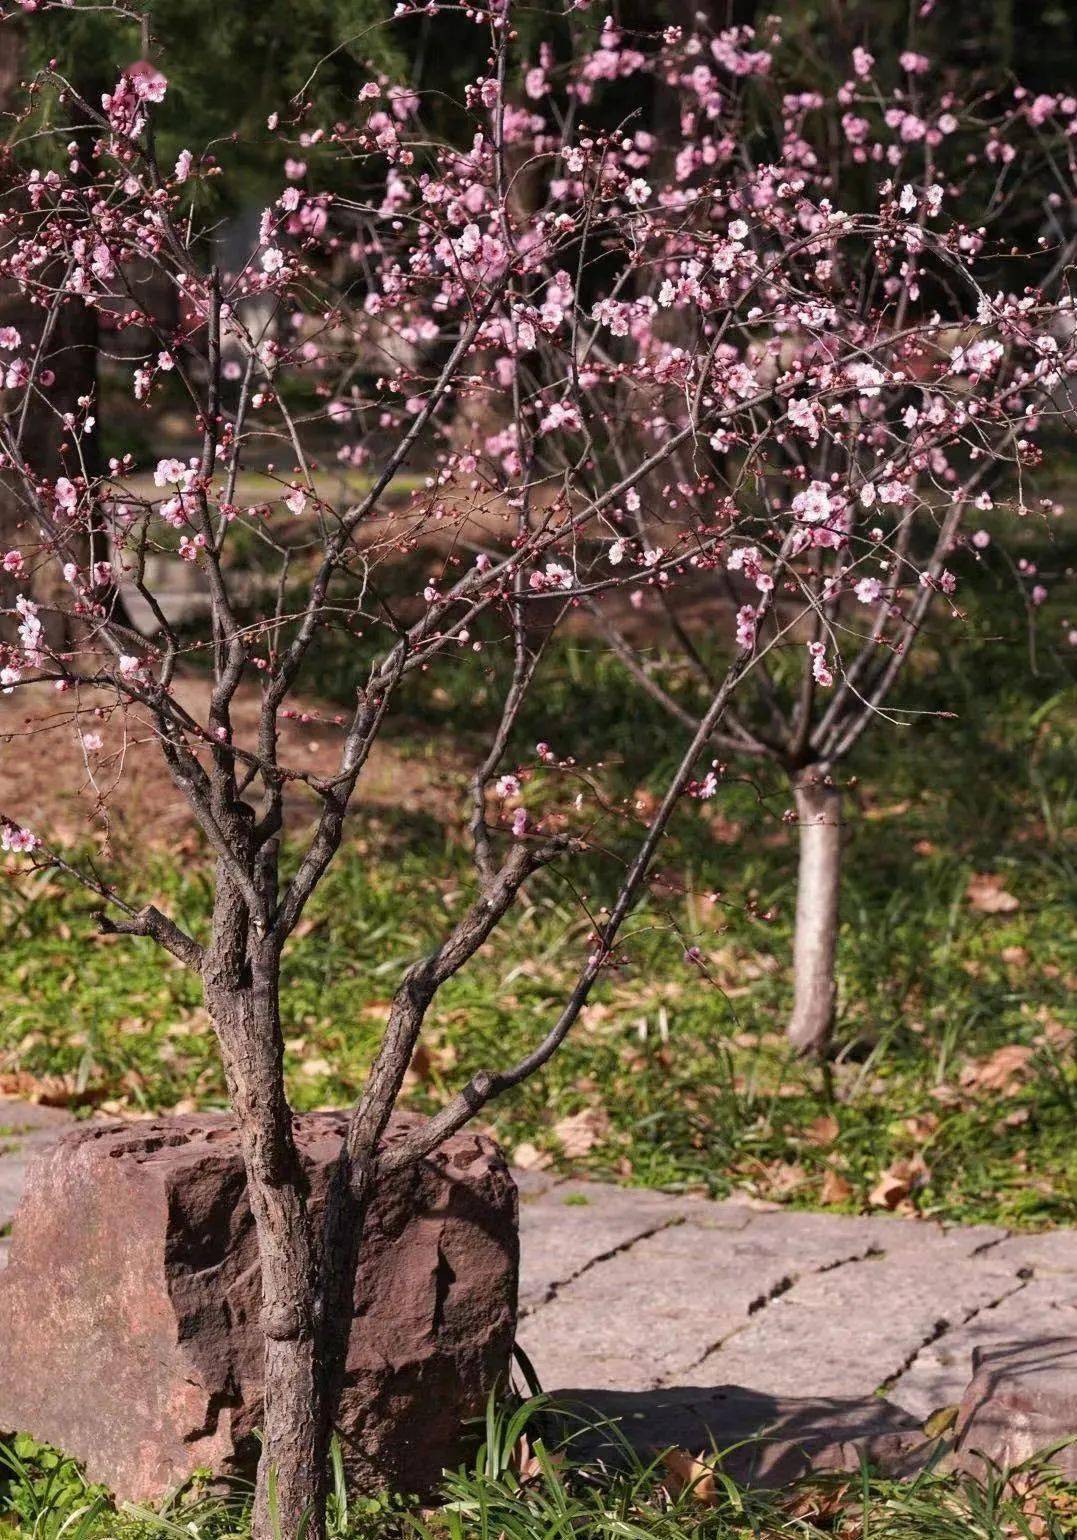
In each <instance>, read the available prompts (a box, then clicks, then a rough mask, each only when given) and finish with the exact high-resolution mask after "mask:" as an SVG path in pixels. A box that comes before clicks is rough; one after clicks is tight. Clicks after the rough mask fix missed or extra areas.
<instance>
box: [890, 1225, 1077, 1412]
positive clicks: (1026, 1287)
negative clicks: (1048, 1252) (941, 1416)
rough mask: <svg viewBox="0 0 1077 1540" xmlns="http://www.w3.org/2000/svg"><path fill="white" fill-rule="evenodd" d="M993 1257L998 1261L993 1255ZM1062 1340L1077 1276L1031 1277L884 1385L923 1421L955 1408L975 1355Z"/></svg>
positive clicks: (1074, 1310)
mask: <svg viewBox="0 0 1077 1540" xmlns="http://www.w3.org/2000/svg"><path fill="white" fill-rule="evenodd" d="M993 1255H994V1256H995V1257H996V1258H997V1259H998V1260H1004V1259H1002V1258H998V1253H997V1252H996V1253H993ZM1065 1336H1072V1337H1075V1338H1077V1277H1072V1276H1070V1277H1067V1276H1066V1275H1061V1276H1058V1277H1053V1276H1048V1277H1045V1278H1038V1277H1037V1278H1034V1279H1033V1280H1032V1281H1031V1282H1027V1283H1023V1284H1021V1286H1020V1287H1019V1288H1018V1289H1017V1290H1016V1292H1014V1293H1011V1294H1009V1295H1008V1296H1007V1298H1005V1299H1003V1300H1002V1301H1001V1302H1000V1303H999V1304H997V1305H995V1306H993V1307H992V1306H989V1307H988V1308H987V1309H984V1310H980V1311H978V1312H977V1313H976V1314H975V1315H974V1316H973V1317H972V1318H971V1320H969V1321H966V1322H965V1323H964V1324H957V1325H955V1326H954V1327H953V1328H952V1329H951V1330H949V1331H947V1332H945V1333H944V1334H943V1335H942V1336H941V1337H939V1338H937V1339H936V1340H935V1341H934V1342H929V1343H927V1344H926V1345H925V1346H924V1347H923V1348H922V1349H921V1351H920V1352H919V1353H918V1354H917V1356H916V1360H915V1362H914V1363H913V1364H911V1365H910V1367H909V1368H908V1370H907V1371H906V1372H905V1373H904V1374H903V1375H902V1376H901V1378H900V1379H899V1380H898V1381H897V1383H896V1384H894V1385H892V1386H891V1387H890V1390H889V1391H888V1395H889V1398H890V1400H891V1401H893V1402H894V1403H895V1404H896V1405H897V1406H900V1407H903V1408H904V1409H905V1410H906V1411H907V1412H909V1413H911V1414H912V1415H913V1416H916V1417H919V1418H920V1419H921V1420H923V1419H924V1418H927V1417H929V1416H930V1415H931V1413H932V1412H934V1411H938V1410H939V1408H940V1407H944V1406H957V1405H958V1403H959V1402H960V1401H961V1398H962V1396H963V1395H964V1393H965V1389H966V1387H967V1386H968V1383H969V1380H970V1379H971V1378H972V1375H973V1358H974V1355H975V1354H976V1353H981V1354H983V1353H989V1352H994V1351H996V1350H1000V1349H1002V1348H1004V1347H1007V1346H1012V1345H1013V1343H1014V1342H1022V1341H1023V1342H1028V1343H1036V1342H1049V1341H1054V1340H1057V1339H1058V1338H1060V1337H1065Z"/></svg>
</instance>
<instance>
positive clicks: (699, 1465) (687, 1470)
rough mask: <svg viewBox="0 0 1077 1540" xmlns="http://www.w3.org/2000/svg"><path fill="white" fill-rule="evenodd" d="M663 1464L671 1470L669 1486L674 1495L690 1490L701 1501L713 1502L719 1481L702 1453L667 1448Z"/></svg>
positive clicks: (716, 1494)
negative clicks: (696, 1453) (695, 1453)
mask: <svg viewBox="0 0 1077 1540" xmlns="http://www.w3.org/2000/svg"><path fill="white" fill-rule="evenodd" d="M662 1464H663V1465H664V1466H665V1467H666V1470H667V1471H668V1472H669V1474H670V1477H671V1480H670V1482H669V1486H670V1488H671V1490H672V1492H673V1495H674V1497H678V1496H679V1495H680V1494H681V1493H682V1492H689V1493H690V1494H691V1496H692V1497H694V1498H695V1499H696V1501H697V1502H700V1503H713V1502H714V1501H715V1500H716V1498H717V1496H718V1483H717V1481H716V1480H715V1479H714V1471H713V1469H712V1468H711V1467H710V1466H709V1465H708V1464H707V1462H706V1461H705V1460H704V1458H703V1456H702V1455H693V1454H689V1453H688V1452H687V1450H684V1449H667V1450H666V1452H665V1454H664V1455H663V1456H662Z"/></svg>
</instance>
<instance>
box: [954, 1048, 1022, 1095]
mask: <svg viewBox="0 0 1077 1540" xmlns="http://www.w3.org/2000/svg"><path fill="white" fill-rule="evenodd" d="M1034 1051H1035V1050H1034V1049H1032V1048H1030V1047H1029V1046H1028V1045H1027V1044H1026V1043H1006V1044H1004V1045H1003V1047H1001V1048H996V1049H995V1051H994V1053H989V1054H988V1055H987V1057H986V1058H983V1059H970V1060H969V1061H968V1063H967V1064H965V1065H964V1066H963V1068H962V1070H961V1073H960V1075H959V1077H958V1079H959V1081H960V1083H961V1086H962V1089H963V1090H965V1091H986V1092H994V1093H996V1094H999V1095H1006V1094H1007V1093H1008V1092H1010V1091H1014V1090H1016V1088H1017V1087H1018V1086H1019V1085H1020V1084H1021V1083H1022V1082H1023V1081H1024V1080H1025V1079H1027V1077H1028V1074H1029V1063H1030V1061H1031V1059H1032V1056H1033V1053H1034Z"/></svg>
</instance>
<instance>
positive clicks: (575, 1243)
mask: <svg viewBox="0 0 1077 1540" xmlns="http://www.w3.org/2000/svg"><path fill="white" fill-rule="evenodd" d="M689 1216H691V1217H692V1219H693V1220H694V1222H697V1223H698V1224H700V1225H701V1226H705V1227H707V1228H710V1229H723V1230H739V1229H743V1228H744V1226H745V1225H747V1224H748V1223H749V1221H750V1220H751V1219H752V1218H753V1214H752V1210H751V1209H750V1208H748V1207H747V1206H746V1205H744V1204H739V1203H707V1202H705V1201H704V1200H701V1199H699V1198H691V1197H689V1198H676V1197H671V1196H670V1195H669V1194H668V1193H661V1192H653V1191H649V1190H647V1189H645V1188H635V1187H633V1188H627V1187H614V1186H612V1185H610V1184H608V1183H604V1182H577V1181H566V1182H559V1183H557V1184H556V1185H550V1186H549V1187H547V1188H540V1189H538V1190H537V1191H536V1190H535V1189H534V1188H532V1190H531V1192H530V1193H528V1192H527V1191H526V1190H525V1191H524V1192H523V1193H522V1194H521V1201H520V1235H521V1247H520V1313H521V1315H526V1314H527V1313H528V1312H529V1311H531V1310H534V1309H535V1308H536V1307H537V1306H538V1305H540V1304H542V1303H543V1302H544V1301H546V1300H548V1299H550V1298H551V1296H552V1295H553V1294H555V1293H556V1292H557V1290H558V1289H560V1288H562V1287H563V1286H564V1285H565V1284H566V1283H569V1282H570V1281H571V1280H572V1279H574V1278H577V1277H579V1275H580V1274H581V1273H584V1272H586V1271H587V1269H588V1268H590V1267H593V1266H594V1265H595V1263H596V1262H599V1261H605V1260H607V1259H609V1258H611V1257H613V1256H614V1255H616V1253H617V1252H619V1251H622V1250H623V1249H624V1248H625V1247H627V1246H632V1245H634V1244H635V1243H636V1242H638V1241H640V1240H642V1239H643V1238H644V1237H646V1236H648V1235H652V1234H654V1233H655V1232H657V1231H660V1230H664V1229H666V1228H668V1227H669V1226H671V1225H676V1224H680V1223H682V1222H683V1221H684V1220H685V1219H686V1218H688V1217H689ZM524 1237H526V1239H524Z"/></svg>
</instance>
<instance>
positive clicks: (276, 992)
mask: <svg viewBox="0 0 1077 1540" xmlns="http://www.w3.org/2000/svg"><path fill="white" fill-rule="evenodd" d="M203 983H204V989H205V999H206V1005H207V1008H208V1010H209V1012H210V1014H211V1016H212V1018H213V1024H214V1027H215V1029H216V1032H217V1036H218V1038H219V1040H220V1044H221V1052H222V1056H223V1059H224V1066H225V1074H226V1077H227V1080H228V1088H229V1092H230V1094H231V1099H232V1105H233V1107H234V1109H235V1113H236V1118H237V1120H238V1124H239V1132H240V1139H241V1142H242V1148H243V1159H244V1164H245V1166H246V1172H247V1191H248V1194H249V1198H250V1204H251V1210H252V1213H253V1215H254V1222H255V1227H256V1230H257V1235H258V1252H259V1258H260V1261H261V1268H262V1328H263V1331H264V1333H265V1410H264V1416H263V1430H262V1431H263V1445H262V1454H261V1458H260V1460H259V1465H258V1481H257V1487H256V1492H255V1505H254V1527H253V1535H254V1540H296V1536H297V1535H298V1534H299V1533H300V1531H301V1528H304V1529H305V1533H306V1535H307V1536H308V1537H309V1540H320V1536H321V1535H322V1533H323V1526H324V1503H325V1462H324V1459H323V1458H322V1447H321V1439H320V1437H319V1433H320V1424H321V1417H320V1395H321V1375H320V1373H319V1369H318V1362H317V1359H318V1353H317V1343H316V1338H315V1319H314V1318H315V1299H316V1286H317V1253H316V1246H315V1240H314V1233H313V1226H312V1223H311V1216H310V1210H309V1207H308V1203H307V1182H306V1178H305V1176H304V1173H303V1169H302V1166H301V1164H300V1160H299V1156H298V1152H297V1150H296V1146H295V1140H294V1138H293V1134H292V1114H291V1109H290V1107H289V1106H288V1103H287V1100H286V1097H285V1094H284V1081H283V1074H282V1066H283V1039H282V1035H281V1028H280V975H279V966H278V957H277V955H276V951H275V949H274V948H272V947H270V946H267V945H266V944H264V943H261V942H260V941H259V940H258V938H257V937H255V936H254V935H253V934H250V933H248V927H247V924H246V921H245V918H244V917H243V906H242V900H241V899H240V898H239V895H238V893H236V892H235V890H234V889H233V887H232V885H231V882H230V881H229V880H228V879H227V878H226V877H223V876H222V874H221V873H220V872H219V873H218V889H217V902H216V912H215V926H214V941H213V945H212V947H211V948H210V949H209V952H208V953H207V956H206V961H205V965H204V967H203Z"/></svg>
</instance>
